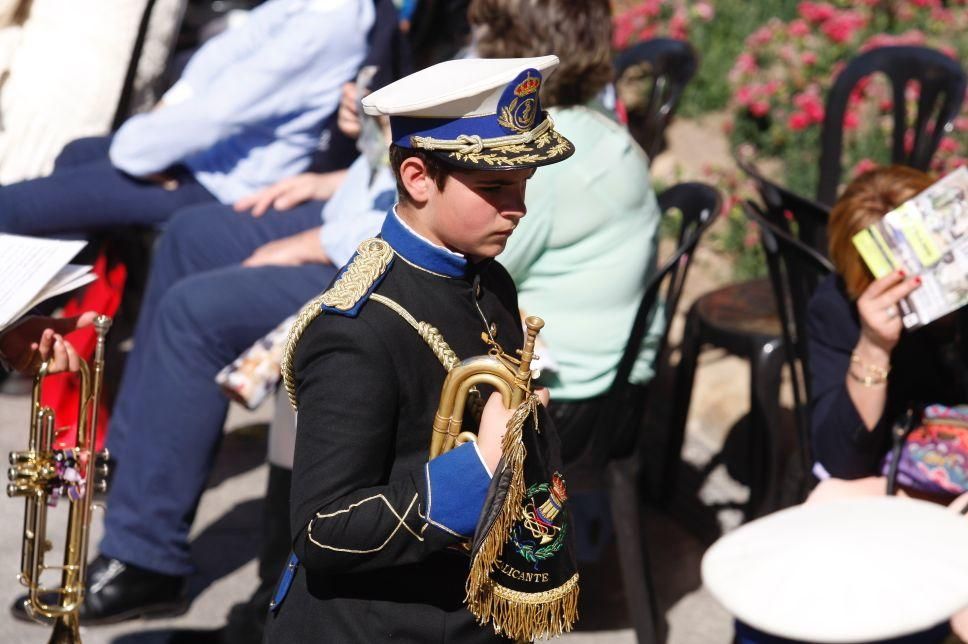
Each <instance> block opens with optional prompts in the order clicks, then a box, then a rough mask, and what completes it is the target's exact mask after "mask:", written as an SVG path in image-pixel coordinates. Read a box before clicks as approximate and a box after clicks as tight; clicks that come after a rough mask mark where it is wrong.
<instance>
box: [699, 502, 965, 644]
mask: <svg viewBox="0 0 968 644" xmlns="http://www.w3.org/2000/svg"><path fill="white" fill-rule="evenodd" d="M702 578H703V583H704V584H705V585H706V587H707V588H708V589H709V591H710V592H711V593H712V594H713V596H714V597H715V598H716V599H717V600H718V601H719V602H720V603H721V604H722V605H723V606H724V607H725V608H726V609H727V610H728V611H729V612H730V613H732V614H733V615H735V616H736V617H737V618H738V619H739V620H740V621H742V622H745V623H747V624H749V625H750V626H753V627H754V628H756V629H759V630H761V631H764V632H766V633H769V634H771V635H775V636H779V637H785V638H789V639H795V640H800V641H805V642H841V643H851V642H871V641H876V640H883V639H890V638H894V637H900V636H902V635H908V634H912V633H917V632H919V631H923V630H927V629H929V628H931V627H933V626H935V625H937V624H940V623H942V622H944V621H946V620H947V619H949V618H950V617H951V616H952V615H954V614H955V613H956V612H958V611H959V610H961V609H962V608H965V607H966V606H968V518H966V517H964V516H961V515H959V514H957V513H954V512H952V511H950V510H948V509H947V508H945V507H943V506H939V505H935V504H932V503H928V502H926V501H917V500H914V499H907V498H900V497H862V498H851V499H839V500H835V501H826V502H818V503H815V504H808V505H800V506H796V507H793V508H789V509H786V510H782V511H780V512H777V513H775V514H772V515H770V516H767V517H764V518H762V519H758V520H756V521H753V522H751V523H749V524H747V525H745V526H741V527H740V528H738V529H736V530H735V531H733V532H731V533H729V534H727V535H725V536H724V537H722V538H721V539H720V540H719V541H717V542H716V543H715V544H713V546H712V547H711V548H710V549H709V550H708V551H707V552H706V555H705V556H704V557H703V561H702Z"/></svg>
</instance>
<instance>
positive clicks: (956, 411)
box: [882, 405, 968, 501]
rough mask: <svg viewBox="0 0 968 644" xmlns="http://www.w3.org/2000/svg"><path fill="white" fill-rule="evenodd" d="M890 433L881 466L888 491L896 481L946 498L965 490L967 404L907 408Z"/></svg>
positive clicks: (967, 477)
mask: <svg viewBox="0 0 968 644" xmlns="http://www.w3.org/2000/svg"><path fill="white" fill-rule="evenodd" d="M919 416H920V417H919ZM892 435H893V436H892V438H893V448H892V449H891V451H890V452H888V454H887V456H885V457H884V462H883V469H882V471H883V473H884V475H885V476H886V477H887V481H888V488H887V493H888V494H894V492H895V489H896V488H897V486H898V485H900V486H901V487H904V488H906V489H908V490H911V491H912V492H914V493H921V494H925V495H928V496H931V497H938V498H939V500H946V501H950V500H951V499H953V498H954V497H956V496H958V495H959V494H962V493H964V492H968V405H957V406H954V407H948V406H946V405H928V406H926V407H924V409H923V410H922V411H921V413H920V415H919V414H918V413H917V411H916V410H915V409H910V410H908V413H907V414H906V415H905V416H904V418H903V419H902V420H900V421H898V422H897V423H895V425H894V427H893V428H892Z"/></svg>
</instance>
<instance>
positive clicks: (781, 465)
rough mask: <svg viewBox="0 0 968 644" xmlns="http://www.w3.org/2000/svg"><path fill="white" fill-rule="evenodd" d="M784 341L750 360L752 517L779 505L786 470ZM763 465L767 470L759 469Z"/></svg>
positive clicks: (771, 345)
mask: <svg viewBox="0 0 968 644" xmlns="http://www.w3.org/2000/svg"><path fill="white" fill-rule="evenodd" d="M784 358H785V355H784V352H783V342H782V340H780V339H776V340H774V341H772V342H768V343H766V344H764V345H763V346H762V347H761V348H760V351H759V353H758V354H757V355H756V356H754V357H753V359H752V360H751V361H750V442H751V445H752V446H753V449H751V455H753V460H752V461H751V463H750V464H751V467H752V468H753V472H754V473H757V474H759V475H758V476H753V477H751V478H752V480H751V485H750V504H749V510H750V514H751V516H760V515H762V514H767V513H769V512H771V511H773V510H775V509H777V508H778V506H779V503H780V498H779V497H780V495H779V490H780V481H781V477H782V474H783V472H784V471H785V470H786V467H785V464H786V462H785V459H784V458H783V454H782V453H781V452H782V448H783V441H782V440H780V439H781V430H782V428H781V427H780V382H781V379H782V376H783V365H784V363H785V359H784ZM759 465H762V466H763V467H764V469H765V471H761V470H759V468H758V467H757V466H759Z"/></svg>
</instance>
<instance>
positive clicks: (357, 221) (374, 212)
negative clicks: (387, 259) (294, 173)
mask: <svg viewBox="0 0 968 644" xmlns="http://www.w3.org/2000/svg"><path fill="white" fill-rule="evenodd" d="M396 200H397V182H396V179H395V178H394V177H393V171H392V170H390V166H389V165H387V164H385V163H384V164H380V166H379V167H378V168H377V169H375V170H374V169H373V168H372V167H371V166H370V163H369V161H367V159H366V157H364V156H360V157H358V158H357V159H356V161H354V162H353V165H351V166H350V167H349V170H348V171H347V173H346V177H345V178H344V179H343V183H342V184H340V187H339V189H338V190H337V191H336V193H335V194H334V195H333V196H332V198H331V199H330V200H329V201H327V202H326V205H325V206H323V229H322V231H321V232H320V241H321V242H322V245H323V250H325V251H326V254H327V255H329V258H330V260H332V262H333V264H334V265H335V266H343V265H344V264H346V263H347V262H349V261H350V258H351V257H353V253H355V252H356V247H357V246H359V245H360V242H361V241H363V240H364V239H369V238H370V237H375V236H376V235H377V234H378V233H379V232H380V228H381V227H382V226H383V220H384V219H386V217H387V211H388V210H389V209H390V207H391V206H392V205H393V204H394V203H396Z"/></svg>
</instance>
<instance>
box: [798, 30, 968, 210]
mask: <svg viewBox="0 0 968 644" xmlns="http://www.w3.org/2000/svg"><path fill="white" fill-rule="evenodd" d="M878 72H880V73H882V74H884V75H885V76H887V78H888V79H889V80H890V82H891V86H892V90H893V95H894V99H893V103H894V130H893V135H892V143H891V161H892V162H894V163H900V164H903V165H907V166H911V167H913V168H917V169H918V170H926V169H927V168H928V165H929V164H930V163H931V157H932V156H933V155H934V153H935V151H936V150H937V149H938V144H939V143H940V142H941V137H942V136H943V135H944V134H946V133H948V132H951V128H952V122H953V121H954V118H955V117H956V116H957V115H958V110H959V109H961V103H962V101H963V100H964V97H965V85H966V79H965V72H964V70H962V68H961V65H959V64H958V62H957V61H955V60H953V59H952V58H949V57H948V56H945V55H944V54H942V53H941V52H938V51H935V50H933V49H928V48H926V47H915V46H903V47H881V48H879V49H872V50H870V51H868V52H866V53H864V54H861V55H860V56H858V57H856V58H854V59H853V60H851V61H850V62H849V63H848V64H847V67H846V68H844V70H843V72H841V73H840V75H839V76H838V77H837V80H836V81H835V82H834V85H833V87H831V88H830V92H829V93H828V95H827V108H826V113H825V115H824V122H823V130H822V133H821V154H820V181H819V183H818V186H817V199H818V200H819V201H821V202H823V203H825V204H831V205H832V204H833V203H834V201H835V200H836V199H837V186H838V184H839V183H840V175H841V170H842V168H841V152H842V148H843V139H844V133H843V123H844V113H845V112H846V110H847V101H848V98H849V97H850V93H851V90H852V89H853V87H854V86H855V85H856V84H857V82H858V81H859V80H860V79H862V78H864V77H866V76H870V75H871V74H875V73H878ZM912 81H916V82H917V83H919V84H920V86H921V91H920V96H919V98H918V105H917V110H916V113H915V114H914V119H913V123H914V129H913V133H914V141H913V145H912V146H911V148H910V150H907V149H905V145H904V137H905V133H906V132H907V129H908V128H907V124H908V123H911V122H912V119H910V118H909V115H908V114H907V101H906V100H905V98H904V90H905V88H906V86H907V84H908V83H910V82H912Z"/></svg>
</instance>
